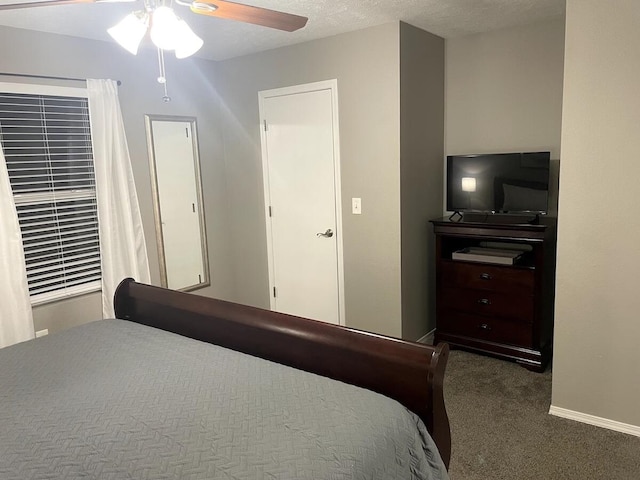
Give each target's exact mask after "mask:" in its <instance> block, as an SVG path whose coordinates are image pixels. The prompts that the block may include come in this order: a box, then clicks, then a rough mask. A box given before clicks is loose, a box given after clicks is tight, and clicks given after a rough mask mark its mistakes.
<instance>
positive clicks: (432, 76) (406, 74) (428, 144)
mask: <svg viewBox="0 0 640 480" xmlns="http://www.w3.org/2000/svg"><path fill="white" fill-rule="evenodd" d="M443 152H444V39H442V38H440V37H437V36H435V35H432V34H430V33H427V32H425V31H424V30H420V29H418V28H415V27H413V26H411V25H408V24H406V23H401V24H400V201H401V245H402V250H401V257H402V270H401V272H402V338H406V339H410V340H417V339H419V338H420V337H422V336H424V335H425V334H426V333H427V332H429V331H430V330H432V329H434V328H435V270H434V250H435V245H434V243H435V242H434V236H433V233H432V229H431V225H430V224H429V223H428V221H429V220H430V219H431V218H435V217H438V216H440V215H441V214H442V210H443V208H442V196H443V194H442V187H443V185H442V175H443V163H442V158H443V154H444V153H443Z"/></svg>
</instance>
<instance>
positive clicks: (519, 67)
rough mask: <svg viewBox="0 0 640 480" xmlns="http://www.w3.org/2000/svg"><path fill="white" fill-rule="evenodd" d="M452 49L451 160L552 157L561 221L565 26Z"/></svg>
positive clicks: (482, 37) (475, 38)
mask: <svg viewBox="0 0 640 480" xmlns="http://www.w3.org/2000/svg"><path fill="white" fill-rule="evenodd" d="M445 48H446V110H445V132H446V133H445V151H446V153H447V154H448V155H455V154H466V153H489V152H514V151H515V152H519V151H537V150H545V151H549V150H550V151H551V158H552V160H555V161H554V162H552V165H551V167H552V178H551V180H552V182H551V188H552V190H551V193H550V213H552V214H555V212H556V211H557V190H556V188H557V171H558V160H559V158H560V133H561V120H562V78H563V68H564V67H563V65H564V19H563V18H558V19H555V20H547V21H544V22H541V23H535V24H531V25H525V26H520V27H517V28H510V29H504V30H497V31H493V32H488V33H482V34H477V35H469V36H466V37H460V38H453V39H449V40H447V42H446V46H445ZM445 205H446V203H445Z"/></svg>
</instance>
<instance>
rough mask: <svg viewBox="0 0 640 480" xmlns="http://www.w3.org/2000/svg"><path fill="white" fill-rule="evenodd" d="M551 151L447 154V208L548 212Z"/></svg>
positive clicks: (482, 210)
mask: <svg viewBox="0 0 640 480" xmlns="http://www.w3.org/2000/svg"><path fill="white" fill-rule="evenodd" d="M550 158H551V154H550V152H530V153H491V154H481V155H450V156H448V157H447V210H448V211H450V212H454V211H459V212H462V211H477V212H495V213H503V212H504V213H519V212H535V213H547V204H548V197H549V160H550Z"/></svg>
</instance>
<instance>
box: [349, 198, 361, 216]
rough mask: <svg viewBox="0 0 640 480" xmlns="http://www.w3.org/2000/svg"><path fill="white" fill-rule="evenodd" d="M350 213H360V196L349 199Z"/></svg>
mask: <svg viewBox="0 0 640 480" xmlns="http://www.w3.org/2000/svg"><path fill="white" fill-rule="evenodd" d="M351 213H352V214H354V215H361V214H362V199H360V198H352V199H351Z"/></svg>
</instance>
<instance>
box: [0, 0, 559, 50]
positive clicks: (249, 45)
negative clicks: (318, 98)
mask: <svg viewBox="0 0 640 480" xmlns="http://www.w3.org/2000/svg"><path fill="white" fill-rule="evenodd" d="M24 1H25V0H0V4H8V3H18V2H24ZM236 1H237V3H248V4H251V5H255V6H258V7H265V8H270V9H273V10H279V11H283V12H288V13H295V14H297V15H303V16H306V17H308V18H309V22H308V23H307V26H306V27H304V28H303V29H301V30H299V31H297V32H293V33H288V32H280V31H277V30H273V29H270V28H265V27H260V26H256V25H249V24H245V23H239V22H234V21H231V20H222V19H218V18H212V17H205V16H202V15H196V14H194V13H192V12H190V11H189V9H188V8H187V7H181V6H178V5H176V6H175V10H176V12H177V13H178V15H180V16H182V17H183V18H184V19H185V20H186V21H187V23H188V24H189V25H190V26H191V28H192V29H193V30H194V31H195V32H196V33H197V34H198V35H199V36H200V37H202V38H203V39H204V41H205V43H204V46H203V47H202V49H201V50H200V52H198V55H197V56H199V57H203V58H208V59H210V60H223V59H227V58H231V57H235V56H239V55H245V54H248V53H253V52H259V51H262V50H268V49H272V48H277V47H282V46H285V45H292V44H295V43H301V42H306V41H309V40H313V39H317V38H322V37H328V36H331V35H337V34H339V33H344V32H349V31H353V30H359V29H362V28H366V27H371V26H375V25H381V24H384V23H388V22H394V21H398V20H401V21H404V22H407V23H410V24H411V25H414V26H416V27H419V28H422V29H424V30H427V31H429V32H431V33H434V34H436V35H439V36H441V37H444V38H451V37H456V36H461V35H468V34H472V33H480V32H486V31H490V30H496V29H500V28H506V27H512V26H517V25H524V24H527V23H533V22H536V21H539V20H543V19H546V18H551V17H555V16H559V15H562V14H563V13H564V9H565V0H246V1H243V0H236ZM139 9H142V2H141V1H140V0H138V1H137V2H135V3H123V4H114V3H101V4H78V5H64V6H48V7H41V8H32V9H22V10H14V11H0V25H6V26H11V27H17V28H25V29H31V30H39V31H43V32H51V33H58V34H63V35H71V36H77V37H84V38H92V39H96V40H105V41H112V40H111V37H109V35H108V34H107V33H106V29H107V28H109V27H111V26H112V25H114V24H115V23H117V22H118V21H119V20H120V19H121V18H123V17H124V16H125V15H126V14H127V13H129V12H131V11H133V10H139ZM147 41H148V40H147Z"/></svg>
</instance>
